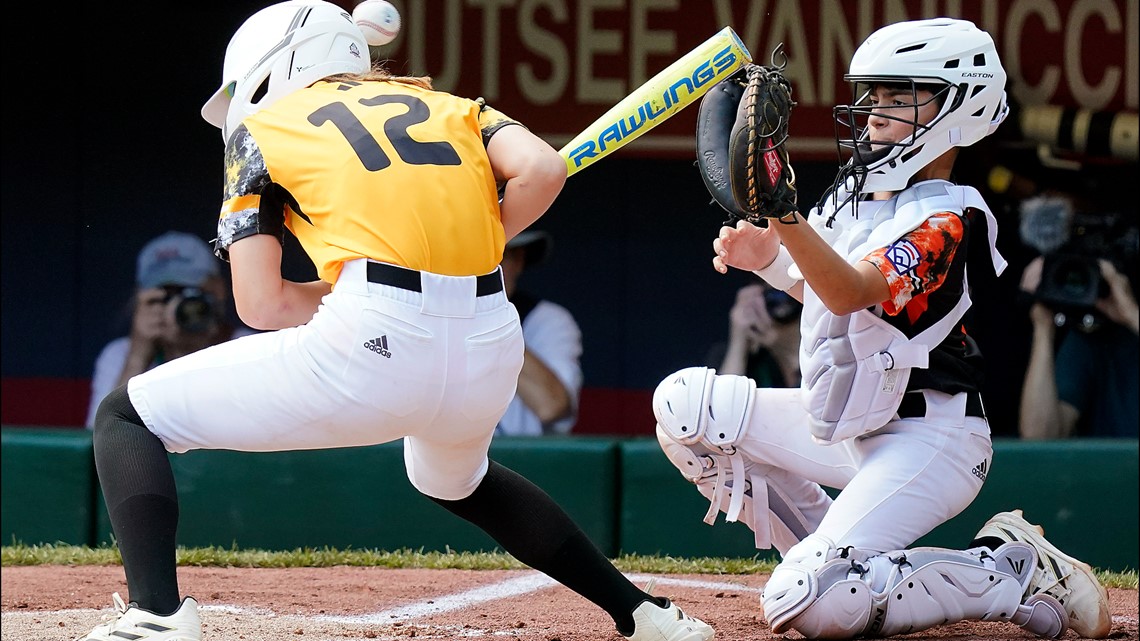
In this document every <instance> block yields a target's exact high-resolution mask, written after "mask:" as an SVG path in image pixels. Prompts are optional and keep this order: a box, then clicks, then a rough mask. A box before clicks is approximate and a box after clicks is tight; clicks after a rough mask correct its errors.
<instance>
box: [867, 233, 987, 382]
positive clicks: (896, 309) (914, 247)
mask: <svg viewBox="0 0 1140 641" xmlns="http://www.w3.org/2000/svg"><path fill="white" fill-rule="evenodd" d="M970 224H971V218H970V216H968V215H963V216H959V215H957V214H954V213H952V212H944V213H941V214H937V215H934V216H931V217H930V218H928V219H927V220H926V221H925V222H924V223H923V224H921V225H919V226H918V227H917V228H916V229H914V230H913V231H911V232H909V233H907V234H905V235H904V236H903V237H902V238H899V239H898V240H896V241H895V242H893V243H891V244H890V245H887V246H886V247H884V248H882V249H878V250H875V251H873V252H871V253H870V254H869V255H868V256H867V257H866V258H864V259H863V260H866V261H867V262H869V263H871V264H872V265H874V266H875V267H876V268H877V269H878V270H879V272H880V273H881V274H882V275H883V277H884V278H886V279H887V285H888V286H889V287H890V291H891V299H890V300H888V301H886V302H885V303H883V312H884V315H883V320H885V321H886V322H888V323H890V324H891V325H892V326H894V327H895V328H897V329H898V330H899V331H901V332H902V333H903V334H905V335H906V336H908V337H914V336H917V335H918V334H919V333H920V332H922V331H923V330H924V329H926V328H928V327H930V325H932V324H933V323H934V322H936V321H937V320H938V319H940V318H942V317H944V316H945V315H946V314H947V313H949V312H950V310H952V309H953V308H954V306H955V305H957V304H958V300H959V298H960V297H961V295H962V291H963V287H965V270H966V259H967V255H968V254H969V252H968V251H967V245H968V242H969V237H970ZM982 365H983V364H982V355H981V352H980V351H979V350H978V346H977V344H976V343H975V342H974V340H973V339H972V338H971V337H970V336H969V334H968V333H967V331H966V327H965V325H964V324H959V325H958V327H956V328H954V330H953V331H951V332H950V335H949V336H947V337H946V339H945V340H943V341H942V343H941V344H940V345H938V347H936V348H935V349H934V350H933V351H931V353H930V367H929V368H926V369H919V368H916V369H914V370H912V372H911V378H910V382H909V383H908V385H907V387H908V389H934V390H938V391H941V392H946V393H948V394H957V393H958V392H969V391H979V390H980V387H981V384H982Z"/></svg>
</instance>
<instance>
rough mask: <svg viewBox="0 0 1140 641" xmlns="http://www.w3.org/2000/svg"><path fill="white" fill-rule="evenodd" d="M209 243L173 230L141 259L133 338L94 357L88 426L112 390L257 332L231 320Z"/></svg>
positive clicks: (151, 244) (116, 341)
mask: <svg viewBox="0 0 1140 641" xmlns="http://www.w3.org/2000/svg"><path fill="white" fill-rule="evenodd" d="M220 264H221V263H220V261H219V260H218V259H217V258H215V257H214V252H213V250H212V249H211V248H210V245H209V244H208V243H207V242H206V241H204V240H202V239H201V238H198V237H197V236H195V235H193V234H188V233H184V232H178V231H169V232H166V233H164V234H162V235H161V236H158V237H157V238H154V239H152V240H151V241H150V242H148V243H147V244H146V246H144V247H143V248H142V251H140V252H139V256H138V271H137V273H136V277H135V280H136V286H137V291H136V292H135V294H134V296H133V297H132V298H131V305H132V307H133V310H132V314H131V332H130V335H129V336H123V337H121V338H116V339H114V340H112V341H111V342H110V343H107V345H106V346H105V347H103V350H102V351H101V352H100V353H99V356H98V358H96V359H95V372H94V374H93V376H92V378H91V401H90V404H89V405H88V409H87V423H86V424H87V427H88V428H91V427H93V426H94V422H95V410H96V409H98V408H99V402H100V401H102V400H103V397H105V396H106V395H107V394H108V393H110V392H111V390H113V389H115V388H116V387H118V386H119V385H122V384H123V383H126V382H127V379H129V378H131V377H132V376H134V375H136V374H140V373H142V372H145V371H147V370H149V369H151V368H153V367H155V366H156V365H159V364H161V363H164V362H166V361H171V360H174V359H176V358H178V357H179V356H185V355H186V354H189V353H191V352H196V351H198V350H200V349H203V348H205V347H209V346H211V345H216V344H218V343H221V342H223V341H227V340H229V339H231V338H237V337H238V336H243V335H245V334H251V333H253V330H251V329H249V328H248V327H246V326H244V325H242V324H240V323H238V322H235V321H232V320H230V315H229V314H228V309H229V300H230V297H229V286H228V284H227V283H226V279H225V278H224V277H223V276H222V273H221V269H220Z"/></svg>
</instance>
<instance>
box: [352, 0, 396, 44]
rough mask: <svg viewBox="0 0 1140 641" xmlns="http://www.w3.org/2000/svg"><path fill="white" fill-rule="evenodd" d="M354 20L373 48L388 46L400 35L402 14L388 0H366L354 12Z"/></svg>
mask: <svg viewBox="0 0 1140 641" xmlns="http://www.w3.org/2000/svg"><path fill="white" fill-rule="evenodd" d="M352 20H353V22H355V23H356V26H358V27H360V30H361V31H363V32H364V39H365V40H366V41H368V44H369V46H372V47H379V46H380V45H386V44H388V43H389V42H392V41H393V40H395V39H396V34H398V33H400V12H399V11H396V7H394V6H392V3H391V2H388V0H364V2H361V3H360V4H358V5H356V8H355V9H353V10H352Z"/></svg>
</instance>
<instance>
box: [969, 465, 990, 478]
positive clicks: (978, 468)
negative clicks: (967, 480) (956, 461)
mask: <svg viewBox="0 0 1140 641" xmlns="http://www.w3.org/2000/svg"><path fill="white" fill-rule="evenodd" d="M988 466H989V464H988V463H987V462H986V461H985V460H983V461H982V462H981V463H978V464H977V465H975V466H974V469H973V470H971V471H972V472H973V474H974V476H976V477H978V478H979V479H981V480H982V482H985V480H986V468H987V467H988Z"/></svg>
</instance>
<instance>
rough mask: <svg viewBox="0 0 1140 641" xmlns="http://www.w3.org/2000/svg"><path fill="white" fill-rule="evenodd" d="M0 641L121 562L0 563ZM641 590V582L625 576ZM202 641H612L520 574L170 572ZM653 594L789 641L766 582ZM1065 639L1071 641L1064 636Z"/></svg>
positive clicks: (743, 634) (86, 591)
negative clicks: (773, 623)
mask: <svg viewBox="0 0 1140 641" xmlns="http://www.w3.org/2000/svg"><path fill="white" fill-rule="evenodd" d="M0 576H2V582H3V585H2V590H0V593H2V611H3V618H2V620H3V628H2V635H0V636H2V639H3V641H72V640H73V639H75V638H76V637H78V636H79V635H81V634H83V633H85V632H87V631H89V630H90V628H91V627H93V626H94V625H95V624H96V623H98V622H99V620H100V617H101V616H102V615H104V614H107V613H109V612H110V603H111V593H112V592H114V591H118V592H119V593H120V594H122V595H123V596H124V597H125V596H126V584H125V582H124V579H123V570H122V568H121V567H120V566H107V567H93V566H76V567H71V566H36V567H5V568H3V572H2V575H0ZM630 576H631V578H633V579H634V580H635V581H637V582H639V583H643V582H645V581H646V580H648V579H649V578H650V577H649V576H648V575H630ZM180 577H181V588H182V591H183V593H185V594H190V595H193V596H194V597H195V598H197V599H198V601H199V603H200V605H201V614H202V621H203V627H204V632H205V635H204V636H205V639H206V641H275V640H286V639H290V640H294V641H346V640H353V639H362V640H369V641H377V640H380V641H382V640H392V641H408V640H409V639H413V638H414V639H417V640H421V639H433V640H434V639H478V638H487V639H492V638H493V639H513V640H521V641H621V639H622V637H621V636H620V635H618V634H617V633H616V632H615V631H614V629H613V626H612V624H611V622H610V620H609V617H607V616H606V615H605V614H604V613H602V612H601V611H599V610H597V609H596V608H594V606H592V605H591V604H590V603H589V602H587V601H585V600H584V599H582V598H581V597H579V596H578V595H576V594H574V593H573V592H570V591H569V590H567V589H566V588H563V587H562V586H559V585H556V584H554V583H552V582H551V581H550V580H549V579H547V578H546V577H545V576H543V575H541V574H538V573H535V572H530V571H516V570H509V571H507V570H503V571H474V570H393V569H384V568H359V567H336V568H314V569H244V568H242V569H238V568H189V567H188V568H181V569H180ZM656 578H657V588H656V589H655V590H654V592H655V593H656V594H661V595H664V596H669V597H671V598H673V599H674V600H675V601H676V602H677V603H678V604H680V605H681V607H682V608H684V609H685V610H686V611H688V612H690V613H692V614H694V615H696V616H699V617H701V618H703V619H705V620H706V621H708V622H709V623H710V624H712V626H713V627H714V628H716V630H717V639H718V641H753V640H771V639H789V640H794V639H800V638H802V637H801V636H800V635H798V634H797V633H795V632H791V633H788V634H785V635H777V634H773V633H772V632H771V630H769V629H768V627H767V625H766V624H764V622H763V619H762V618H761V616H760V607H759V594H760V589H761V588H762V587H763V585H764V581H765V580H766V578H767V577H766V576H761V575H752V576H739V575H658V576H657V577H656ZM1110 597H1111V600H1112V614H1113V617H1112V618H1113V626H1112V633H1111V635H1110V638H1112V639H1138V638H1140V637H1138V635H1137V592H1136V591H1135V590H1115V589H1114V590H1110ZM900 638H907V639H924V640H927V639H930V640H947V641H950V640H953V641H980V640H983V639H994V640H1000V639H1029V638H1032V637H1031V635H1029V634H1028V633H1026V632H1025V631H1023V630H1022V629H1020V628H1018V627H1017V626H1014V625H1012V624H1005V623H970V624H967V623H958V624H954V625H949V626H943V627H939V628H934V629H931V630H927V631H925V632H922V633H917V634H912V635H907V636H905V637H900ZM1067 638H1070V639H1072V638H1076V636H1075V635H1074V633H1073V632H1069V633H1068V637H1067Z"/></svg>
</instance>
